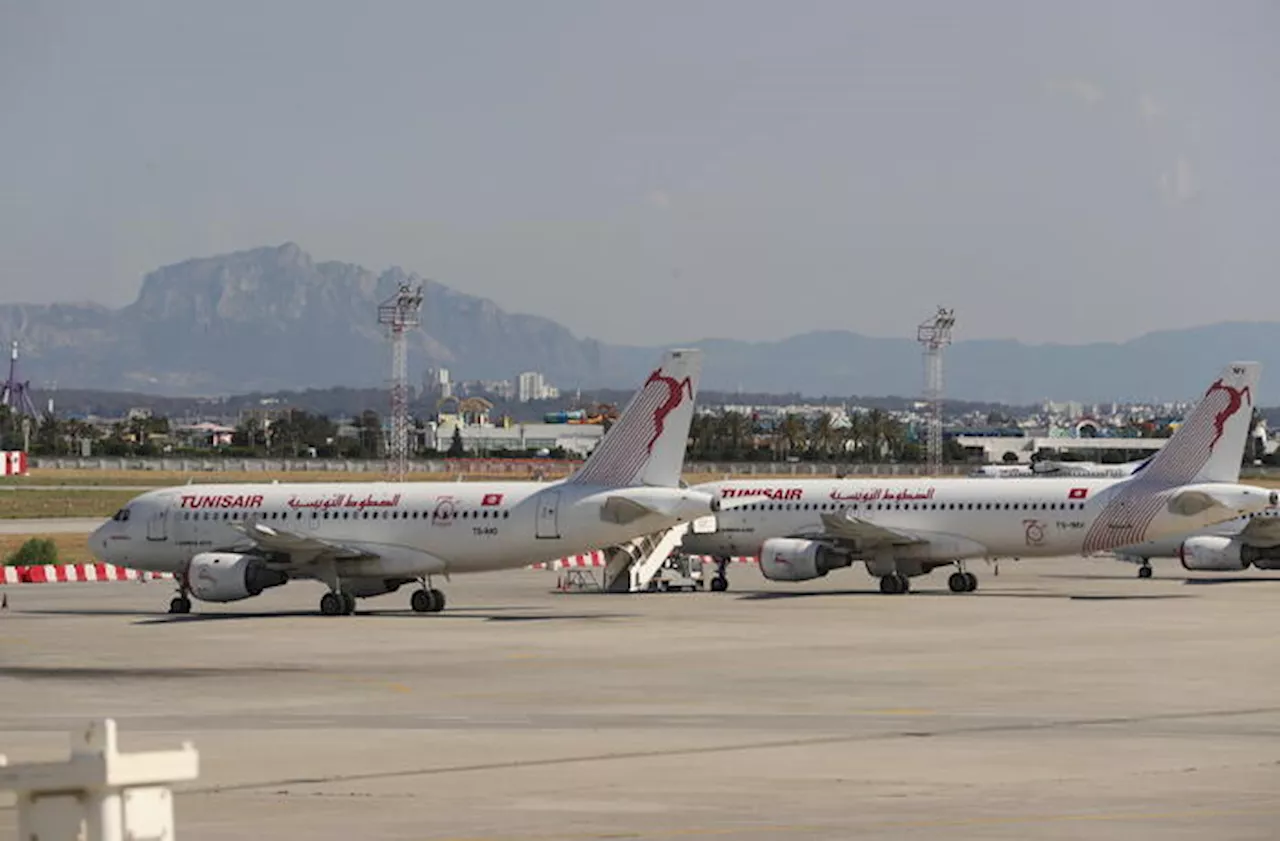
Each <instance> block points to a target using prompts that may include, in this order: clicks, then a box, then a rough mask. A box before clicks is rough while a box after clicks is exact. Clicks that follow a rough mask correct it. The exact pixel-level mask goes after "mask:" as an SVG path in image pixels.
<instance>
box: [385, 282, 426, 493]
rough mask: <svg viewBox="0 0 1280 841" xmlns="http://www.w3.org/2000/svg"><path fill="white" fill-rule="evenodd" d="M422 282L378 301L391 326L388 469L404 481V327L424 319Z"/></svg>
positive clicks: (406, 377) (406, 408)
mask: <svg viewBox="0 0 1280 841" xmlns="http://www.w3.org/2000/svg"><path fill="white" fill-rule="evenodd" d="M420 309H422V286H421V284H419V285H418V287H417V288H416V289H415V288H413V287H411V286H409V284H407V283H402V284H400V289H399V291H397V292H396V294H394V295H392V296H391V297H390V298H388V299H387V300H385V301H383V302H382V303H381V304H379V305H378V323H379V324H385V325H387V326H388V327H389V328H390V336H391V436H390V438H389V440H388V441H387V473H389V474H390V476H391V478H392V479H393V480H395V481H397V482H403V481H404V477H405V474H406V473H407V472H408V470H409V363H408V354H407V352H406V345H405V335H404V333H405V330H407V329H409V328H410V327H417V326H418V325H420V324H421V323H422V320H421V318H420V317H419V315H418V311H419V310H420Z"/></svg>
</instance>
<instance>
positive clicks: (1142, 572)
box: [1138, 567, 1151, 578]
mask: <svg viewBox="0 0 1280 841" xmlns="http://www.w3.org/2000/svg"><path fill="white" fill-rule="evenodd" d="M1138 577H1139V578H1150V577H1151V567H1138Z"/></svg>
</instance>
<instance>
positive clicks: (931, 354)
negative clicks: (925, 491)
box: [916, 307, 956, 476]
mask: <svg viewBox="0 0 1280 841" xmlns="http://www.w3.org/2000/svg"><path fill="white" fill-rule="evenodd" d="M955 323H956V318H955V310H954V309H950V310H949V309H945V308H943V307H938V312H937V313H936V314H935V315H934V316H933V318H931V319H929V320H928V321H926V322H924V323H923V324H921V325H920V326H919V327H917V328H916V341H917V342H919V343H920V344H921V345H923V346H924V397H925V400H927V401H928V403H929V442H928V459H929V472H930V473H931V474H932V475H934V476H937V475H938V474H940V473H941V472H942V350H943V348H945V347H946V346H947V345H949V344H951V328H952V327H954V326H955Z"/></svg>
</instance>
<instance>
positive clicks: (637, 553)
mask: <svg viewBox="0 0 1280 841" xmlns="http://www.w3.org/2000/svg"><path fill="white" fill-rule="evenodd" d="M688 531H689V524H688V523H682V524H681V525H678V526H675V527H673V528H669V529H666V530H665V531H660V532H654V533H653V534H646V535H644V536H642V537H637V538H635V539H634V540H629V541H627V542H626V543H623V544H622V545H620V546H615V547H613V548H612V549H610V550H608V552H607V553H606V556H607V558H608V562H607V563H606V564H605V568H604V591H605V592H606V593H643V592H645V591H646V590H648V589H649V582H651V581H653V579H654V576H656V575H657V574H658V571H659V570H661V569H662V564H663V562H664V561H666V560H667V558H668V556H670V555H671V552H672V551H673V550H674V549H675V548H676V547H677V546H679V545H680V542H681V541H682V540H684V536H685V533H686V532H688Z"/></svg>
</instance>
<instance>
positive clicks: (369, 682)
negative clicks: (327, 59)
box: [326, 675, 413, 692]
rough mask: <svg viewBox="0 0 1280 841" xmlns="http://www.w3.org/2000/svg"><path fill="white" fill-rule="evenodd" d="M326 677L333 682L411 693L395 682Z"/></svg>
mask: <svg viewBox="0 0 1280 841" xmlns="http://www.w3.org/2000/svg"><path fill="white" fill-rule="evenodd" d="M326 677H332V678H334V679H335V680H341V681H346V682H347V683H363V684H365V685H366V686H380V687H382V688H383V689H390V690H391V691H392V692H412V691H413V690H412V689H410V688H409V687H408V686H405V685H404V684H403V683H396V682H395V681H391V680H378V679H377V678H371V677H357V676H355V675H326Z"/></svg>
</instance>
